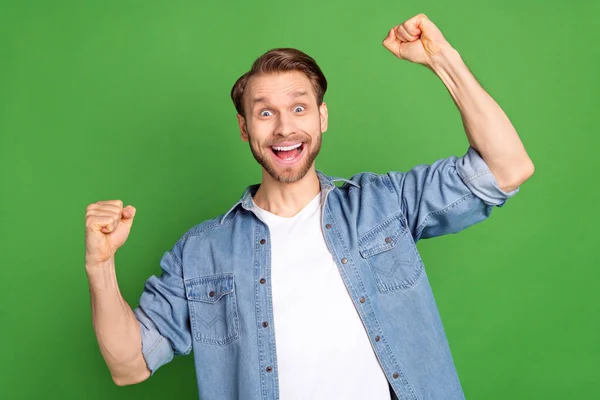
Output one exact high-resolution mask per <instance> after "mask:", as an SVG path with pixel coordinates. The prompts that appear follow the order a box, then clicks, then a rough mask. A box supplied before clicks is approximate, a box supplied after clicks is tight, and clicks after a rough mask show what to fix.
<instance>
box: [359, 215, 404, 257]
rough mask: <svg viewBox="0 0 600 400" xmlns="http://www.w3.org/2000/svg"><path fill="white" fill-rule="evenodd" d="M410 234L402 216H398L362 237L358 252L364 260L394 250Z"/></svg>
mask: <svg viewBox="0 0 600 400" xmlns="http://www.w3.org/2000/svg"><path fill="white" fill-rule="evenodd" d="M406 234H408V229H407V227H406V223H405V222H404V218H403V217H402V214H396V215H394V216H392V217H390V218H388V219H387V220H385V221H383V222H382V223H380V224H379V225H377V226H376V227H375V228H373V229H371V230H370V231H369V232H367V233H366V234H364V235H363V236H361V237H360V238H359V240H358V246H359V247H358V250H359V252H360V255H361V256H362V257H363V258H368V257H371V256H374V255H375V254H379V253H382V252H384V251H387V250H391V249H393V248H394V247H395V246H396V245H397V244H398V243H399V242H400V239H401V238H402V237H403V236H404V235H406Z"/></svg>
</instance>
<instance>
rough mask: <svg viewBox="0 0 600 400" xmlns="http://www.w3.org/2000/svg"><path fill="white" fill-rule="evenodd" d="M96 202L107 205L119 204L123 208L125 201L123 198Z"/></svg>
mask: <svg viewBox="0 0 600 400" xmlns="http://www.w3.org/2000/svg"><path fill="white" fill-rule="evenodd" d="M96 204H98V205H100V206H101V205H107V204H112V205H115V206H119V207H120V208H123V202H122V201H121V200H103V201H98V202H96Z"/></svg>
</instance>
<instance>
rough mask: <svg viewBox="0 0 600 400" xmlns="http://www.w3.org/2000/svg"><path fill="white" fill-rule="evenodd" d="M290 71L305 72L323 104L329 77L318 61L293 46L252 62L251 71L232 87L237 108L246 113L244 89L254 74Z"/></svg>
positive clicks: (279, 49)
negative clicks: (327, 77)
mask: <svg viewBox="0 0 600 400" xmlns="http://www.w3.org/2000/svg"><path fill="white" fill-rule="evenodd" d="M288 71H300V72H303V73H304V74H305V75H306V77H307V78H308V79H309V80H310V81H311V83H312V85H313V88H314V90H315V95H316V97H317V104H318V105H319V106H320V105H321V104H323V97H324V96H325V91H326V90H327V79H325V75H323V72H322V71H321V68H319V66H318V65H317V63H316V61H315V60H314V59H313V58H312V57H310V56H309V55H308V54H306V53H303V52H302V51H300V50H297V49H292V48H278V49H272V50H269V51H267V52H266V53H265V54H263V55H262V56H260V57H258V58H257V59H256V61H254V63H253V64H252V68H250V71H248V72H246V73H245V74H244V75H242V76H241V77H240V78H239V79H238V80H237V81H236V82H235V85H233V88H232V89H231V100H233V104H234V105H235V109H236V110H237V112H238V113H239V114H241V115H242V116H243V115H244V102H243V100H244V90H245V89H246V85H247V83H248V80H249V79H250V78H251V77H252V76H254V75H259V74H265V73H278V72H288Z"/></svg>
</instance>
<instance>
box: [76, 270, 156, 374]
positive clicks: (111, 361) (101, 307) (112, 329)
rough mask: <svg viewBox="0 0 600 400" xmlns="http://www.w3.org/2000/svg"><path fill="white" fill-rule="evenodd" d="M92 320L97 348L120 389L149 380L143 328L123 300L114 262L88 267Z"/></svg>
mask: <svg viewBox="0 0 600 400" xmlns="http://www.w3.org/2000/svg"><path fill="white" fill-rule="evenodd" d="M86 272H87V276H88V281H89V284H90V296H91V306H92V320H93V325H94V331H95V332H96V337H97V339H98V345H99V347H100V351H101V353H102V356H103V357H104V360H105V361H106V364H107V366H108V368H109V370H110V372H111V375H112V377H113V380H114V382H115V383H116V384H117V385H126V384H133V383H137V382H141V381H143V380H144V379H146V378H148V377H149V376H150V370H148V367H147V366H146V362H145V360H144V357H143V355H142V338H141V332H140V325H139V322H138V321H137V319H136V318H135V315H134V314H133V311H132V310H131V307H129V305H128V304H127V302H126V301H125V300H124V299H123V297H122V296H121V292H120V290H119V286H118V283H117V277H116V272H115V264H114V259H113V260H110V261H108V262H107V263H106V264H105V265H102V266H89V265H86Z"/></svg>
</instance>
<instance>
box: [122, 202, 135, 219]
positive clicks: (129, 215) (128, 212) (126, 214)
mask: <svg viewBox="0 0 600 400" xmlns="http://www.w3.org/2000/svg"><path fill="white" fill-rule="evenodd" d="M135 212H136V209H135V207H134V206H132V205H128V206H127V207H125V208H124V209H123V212H122V213H121V222H123V223H125V224H132V223H133V217H135Z"/></svg>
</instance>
